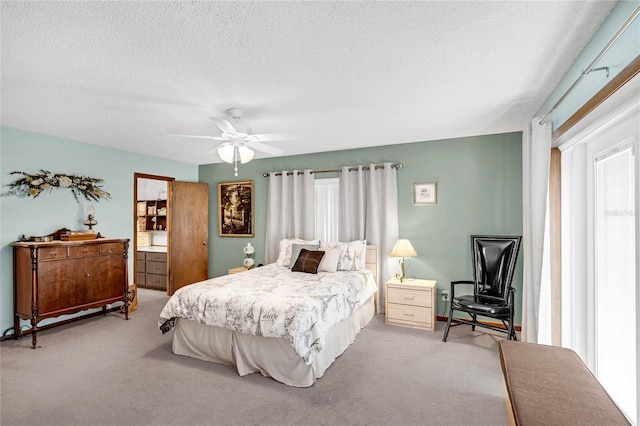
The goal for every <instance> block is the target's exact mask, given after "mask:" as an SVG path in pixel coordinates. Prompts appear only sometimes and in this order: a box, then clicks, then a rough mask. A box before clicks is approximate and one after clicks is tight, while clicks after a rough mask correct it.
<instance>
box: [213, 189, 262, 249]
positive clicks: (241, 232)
mask: <svg viewBox="0 0 640 426" xmlns="http://www.w3.org/2000/svg"><path fill="white" fill-rule="evenodd" d="M253 232H254V230H253V181H251V180H245V181H240V182H220V183H218V236H219V237H253Z"/></svg>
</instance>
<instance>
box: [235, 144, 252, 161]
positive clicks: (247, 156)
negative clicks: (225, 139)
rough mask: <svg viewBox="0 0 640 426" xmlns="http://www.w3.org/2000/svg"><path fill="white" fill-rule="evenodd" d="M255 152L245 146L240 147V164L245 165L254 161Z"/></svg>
mask: <svg viewBox="0 0 640 426" xmlns="http://www.w3.org/2000/svg"><path fill="white" fill-rule="evenodd" d="M254 155H255V152H253V150H252V149H251V148H249V147H246V146H244V145H242V146H239V147H238V156H239V157H240V163H242V164H245V163H248V162H249V161H251V160H253V156H254Z"/></svg>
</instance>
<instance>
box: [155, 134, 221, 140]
mask: <svg viewBox="0 0 640 426" xmlns="http://www.w3.org/2000/svg"><path fill="white" fill-rule="evenodd" d="M162 136H178V137H181V138H196V139H213V140H217V139H216V138H215V137H214V136H199V135H178V134H176V133H163V134H162ZM222 140H226V139H222Z"/></svg>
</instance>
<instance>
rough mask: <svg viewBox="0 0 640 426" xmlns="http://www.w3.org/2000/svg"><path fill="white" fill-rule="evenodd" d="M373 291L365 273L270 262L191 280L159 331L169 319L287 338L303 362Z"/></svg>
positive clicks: (174, 300)
mask: <svg viewBox="0 0 640 426" xmlns="http://www.w3.org/2000/svg"><path fill="white" fill-rule="evenodd" d="M376 291H377V286H376V284H375V281H374V279H373V274H372V273H371V272H370V271H367V270H365V271H342V272H333V273H330V272H319V273H318V274H306V273H303V272H291V270H290V269H289V268H286V267H281V266H276V265H275V264H270V265H266V266H264V267H260V268H255V269H252V270H250V271H247V272H243V273H240V274H232V275H226V276H222V277H218V278H212V279H209V280H206V281H202V282H199V283H195V284H191V285H188V286H186V287H183V288H181V289H179V290H178V291H176V292H175V293H174V295H173V296H172V297H171V298H170V299H169V301H168V302H167V304H166V305H165V307H164V309H163V310H162V312H161V313H160V319H159V322H158V326H159V328H160V330H162V332H163V333H164V332H167V331H169V329H170V328H171V327H173V324H174V321H175V318H186V319H189V320H192V321H198V322H200V323H203V324H208V325H214V326H218V327H224V328H227V329H230V330H235V331H238V332H241V333H246V334H254V335H256V336H265V337H276V338H283V339H287V340H288V341H289V342H290V343H291V346H292V347H293V349H294V351H295V352H296V353H297V354H298V355H299V356H300V358H302V359H303V360H304V361H305V363H306V364H311V363H312V362H313V360H314V357H315V354H317V353H318V352H320V351H321V350H322V347H323V344H324V338H325V336H326V335H327V332H328V330H329V328H330V327H331V326H332V325H334V324H336V323H338V322H340V321H342V320H343V319H345V318H347V317H348V316H349V315H351V313H352V312H353V311H354V310H356V309H357V308H358V307H360V306H361V305H362V304H364V302H365V301H367V300H368V299H369V298H370V297H371V295H373V294H374V293H375V292H376Z"/></svg>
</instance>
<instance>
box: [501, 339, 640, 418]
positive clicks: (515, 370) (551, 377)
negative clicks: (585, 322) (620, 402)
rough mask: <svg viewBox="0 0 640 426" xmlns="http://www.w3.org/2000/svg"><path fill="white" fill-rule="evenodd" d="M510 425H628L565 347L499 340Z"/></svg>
mask: <svg viewBox="0 0 640 426" xmlns="http://www.w3.org/2000/svg"><path fill="white" fill-rule="evenodd" d="M499 348H500V362H501V364H502V373H503V377H504V383H505V387H506V392H507V401H506V405H507V417H508V420H509V424H510V425H520V426H527V425H581V426H582V425H629V424H630V423H629V421H628V420H627V418H626V417H625V416H624V414H623V413H622V411H620V409H619V408H618V406H617V405H616V404H615V403H614V402H613V400H612V399H611V397H609V395H608V394H607V392H606V391H605V390H604V388H603V387H602V385H601V384H600V383H599V382H598V380H597V379H596V378H595V377H594V375H593V374H591V371H589V369H588V368H587V366H586V365H585V364H584V363H583V362H582V360H581V359H580V358H579V357H578V355H577V354H576V353H575V352H574V351H572V350H570V349H566V348H559V347H555V346H546V345H537V344H533V343H523V342H516V341H512V340H501V341H500V344H499Z"/></svg>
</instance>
